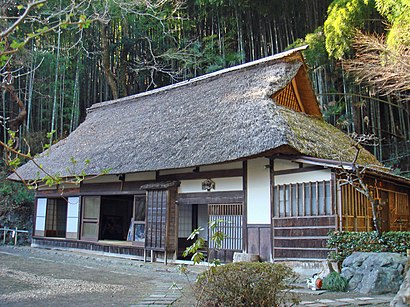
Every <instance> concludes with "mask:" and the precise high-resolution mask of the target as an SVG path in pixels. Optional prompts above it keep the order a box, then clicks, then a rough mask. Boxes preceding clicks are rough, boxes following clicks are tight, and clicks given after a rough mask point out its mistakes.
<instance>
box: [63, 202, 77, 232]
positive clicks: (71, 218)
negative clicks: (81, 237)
mask: <svg viewBox="0 0 410 307" xmlns="http://www.w3.org/2000/svg"><path fill="white" fill-rule="evenodd" d="M67 207H68V208H67V228H66V231H67V232H77V231H78V217H79V209H80V197H69V198H68V204H67Z"/></svg>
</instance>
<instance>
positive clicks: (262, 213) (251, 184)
mask: <svg viewBox="0 0 410 307" xmlns="http://www.w3.org/2000/svg"><path fill="white" fill-rule="evenodd" d="M266 165H269V159H266V158H258V159H253V160H248V177H247V188H248V192H247V195H246V201H247V206H248V210H247V211H248V215H247V217H248V224H270V222H271V221H270V216H271V212H270V202H271V200H270V193H271V188H270V171H269V167H266Z"/></svg>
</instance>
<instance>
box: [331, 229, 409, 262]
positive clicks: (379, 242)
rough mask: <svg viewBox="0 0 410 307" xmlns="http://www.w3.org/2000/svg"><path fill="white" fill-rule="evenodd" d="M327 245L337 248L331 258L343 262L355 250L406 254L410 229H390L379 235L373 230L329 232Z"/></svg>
mask: <svg viewBox="0 0 410 307" xmlns="http://www.w3.org/2000/svg"><path fill="white" fill-rule="evenodd" d="M327 247H328V248H332V249H335V250H334V251H332V252H330V253H329V258H331V259H334V260H336V261H340V262H342V261H343V260H344V259H345V258H346V257H348V256H350V255H351V254H353V253H354V252H392V253H399V254H403V255H405V254H406V249H408V248H410V231H390V232H384V233H382V235H381V236H378V235H377V233H376V232H375V231H373V232H348V231H335V232H330V233H329V239H328V241H327Z"/></svg>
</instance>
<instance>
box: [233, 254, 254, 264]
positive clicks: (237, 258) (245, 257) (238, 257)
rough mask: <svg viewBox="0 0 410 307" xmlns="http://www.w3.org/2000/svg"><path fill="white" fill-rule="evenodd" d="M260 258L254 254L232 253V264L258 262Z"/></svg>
mask: <svg viewBox="0 0 410 307" xmlns="http://www.w3.org/2000/svg"><path fill="white" fill-rule="evenodd" d="M259 261H260V257H259V255H256V254H248V253H238V252H235V253H233V262H259Z"/></svg>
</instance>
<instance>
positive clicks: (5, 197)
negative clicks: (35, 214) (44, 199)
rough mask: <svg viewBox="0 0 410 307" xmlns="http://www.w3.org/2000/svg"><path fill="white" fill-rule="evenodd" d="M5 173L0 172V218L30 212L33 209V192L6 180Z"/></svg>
mask: <svg viewBox="0 0 410 307" xmlns="http://www.w3.org/2000/svg"><path fill="white" fill-rule="evenodd" d="M6 176H7V173H6V172H5V171H4V170H1V171H0V178H1V180H0V216H2V215H6V214H8V213H10V212H16V211H17V212H19V211H27V210H28V211H30V212H31V210H32V207H33V202H34V192H33V191H31V190H28V189H26V188H25V186H24V185H23V184H21V183H17V182H12V181H9V180H6Z"/></svg>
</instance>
